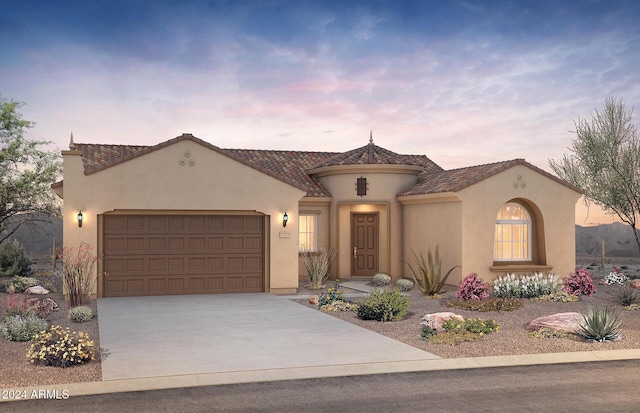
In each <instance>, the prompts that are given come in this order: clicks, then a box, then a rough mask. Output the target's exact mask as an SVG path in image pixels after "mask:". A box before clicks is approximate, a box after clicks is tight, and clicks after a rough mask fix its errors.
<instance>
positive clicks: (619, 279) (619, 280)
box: [602, 271, 629, 285]
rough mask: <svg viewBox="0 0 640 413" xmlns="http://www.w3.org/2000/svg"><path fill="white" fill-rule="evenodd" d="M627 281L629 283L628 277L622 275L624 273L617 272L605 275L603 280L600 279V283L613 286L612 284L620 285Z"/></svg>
mask: <svg viewBox="0 0 640 413" xmlns="http://www.w3.org/2000/svg"><path fill="white" fill-rule="evenodd" d="M627 281H629V277H627V276H626V275H624V273H622V272H618V271H614V272H610V273H609V274H607V275H605V276H604V278H603V279H602V283H603V284H606V285H613V284H618V285H622V284H624V283H626V282H627Z"/></svg>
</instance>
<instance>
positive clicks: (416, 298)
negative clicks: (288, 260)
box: [0, 258, 640, 389]
mask: <svg viewBox="0 0 640 413" xmlns="http://www.w3.org/2000/svg"><path fill="white" fill-rule="evenodd" d="M578 262H579V263H580V264H581V266H584V267H587V268H589V271H590V273H591V274H592V275H593V276H594V277H595V278H596V282H597V281H598V280H600V279H602V277H604V275H606V274H608V273H609V272H610V271H613V265H614V264H615V265H617V266H618V267H622V266H625V267H627V268H625V269H623V271H624V272H625V273H626V274H627V275H629V276H630V277H632V278H640V265H639V263H640V260H639V259H627V258H624V259H615V260H611V261H608V262H607V263H606V265H605V268H604V269H599V268H598V265H599V261H598V260H596V259H593V258H590V259H580V260H579V261H578ZM35 271H36V273H38V270H35ZM39 278H40V279H41V280H42V281H43V282H44V281H52V280H53V281H54V282H55V284H56V286H57V290H58V292H55V293H51V294H49V295H47V297H50V298H53V299H54V300H55V301H56V302H57V303H58V305H59V307H60V309H59V311H58V312H55V313H53V314H51V315H50V316H49V318H48V322H49V324H56V325H61V326H63V327H70V328H71V329H72V330H73V331H83V332H85V333H88V334H89V336H90V337H91V339H92V340H93V341H94V343H95V349H96V361H92V362H90V363H87V364H85V365H81V366H74V367H70V368H66V369H60V368H55V367H46V366H37V365H33V364H31V363H30V362H29V360H28V359H27V358H26V352H27V349H28V348H29V346H30V343H15V342H10V341H8V340H6V339H5V338H4V337H0V360H2V368H1V369H0V388H5V389H10V388H17V387H25V386H38V385H47V384H64V383H74V382H88V381H100V380H102V372H101V367H100V350H99V349H100V340H99V336H98V314H97V308H96V300H92V301H91V302H90V307H91V308H92V309H93V311H94V314H95V315H96V316H95V317H94V318H93V319H92V320H90V321H88V322H86V323H82V324H78V323H74V322H72V321H71V320H70V319H69V317H68V310H67V308H66V304H65V302H64V297H63V296H62V293H61V291H62V285H61V280H60V278H59V277H39ZM304 285H305V282H304V281H302V282H301V284H300V288H299V290H298V293H299V294H301V295H311V294H319V293H322V292H325V291H326V290H327V289H328V288H330V287H332V286H333V282H332V281H328V282H327V283H326V287H325V288H324V289H322V290H308V289H307V288H305V287H304ZM446 288H447V290H448V291H447V293H446V294H444V297H443V298H442V299H429V298H425V297H423V296H422V295H421V294H420V292H419V291H418V290H417V289H415V288H414V289H413V290H412V291H410V292H409V293H408V294H409V296H410V298H411V305H410V307H409V314H408V315H407V317H406V318H404V319H403V320H401V321H396V322H386V323H381V322H377V321H363V320H360V319H359V318H357V317H356V315H355V314H354V313H350V312H344V313H340V312H337V313H334V312H329V313H327V314H330V315H332V316H334V317H338V318H340V319H343V320H345V321H348V322H350V323H353V324H356V325H359V326H361V327H364V328H367V329H369V330H372V331H375V332H377V333H379V334H382V335H385V336H388V337H390V338H393V339H395V340H398V341H401V342H403V343H406V344H408V345H411V346H414V347H417V348H419V349H423V350H425V351H428V352H430V353H433V354H436V355H438V356H440V357H444V358H458V357H483V356H498V355H516V354H536V353H557V352H575V351H592V350H617V349H640V311H625V310H621V311H620V315H621V320H622V327H621V335H622V340H619V341H616V342H606V343H588V342H583V341H578V340H572V339H567V338H549V339H537V338H532V337H530V336H529V332H528V331H527V329H526V327H527V325H528V324H529V322H530V321H531V320H533V319H535V318H537V317H541V316H546V315H551V314H554V313H560V312H574V311H575V312H580V313H586V311H587V309H588V308H589V307H590V306H597V305H599V306H603V305H608V304H610V302H609V299H610V295H611V294H613V293H614V292H615V290H616V288H618V287H616V286H605V285H597V289H598V291H597V293H596V294H594V295H593V296H592V297H581V299H580V301H578V302H574V303H550V302H533V301H530V300H525V306H524V308H521V309H518V310H515V311H511V312H487V313H481V312H475V311H464V310H458V309H450V308H448V307H446V306H445V302H446V301H447V300H449V299H453V298H455V292H456V290H457V288H456V287H453V286H447V287H446ZM341 289H342V290H343V293H345V294H352V293H359V291H355V290H349V289H348V288H341ZM6 296H7V294H6V293H0V299H1V300H2V302H4V300H5V299H6ZM296 301H297V302H298V303H300V304H301V305H305V306H309V307H312V308H317V307H316V306H313V305H310V304H309V303H308V300H307V299H306V298H305V299H300V300H296ZM353 301H357V299H353ZM441 311H453V312H455V313H457V314H460V315H462V316H463V317H465V318H482V319H483V320H487V319H493V320H495V321H496V322H497V323H498V324H499V325H500V330H499V331H498V332H497V333H494V334H490V335H486V336H484V337H483V338H482V339H480V340H478V341H475V342H468V343H462V344H459V345H454V346H452V345H436V344H430V343H428V342H426V341H423V340H421V339H420V331H421V328H420V325H419V324H420V318H421V317H422V316H423V315H424V314H427V313H434V312H441ZM102 353H103V357H105V356H106V357H108V349H106V350H103V351H102Z"/></svg>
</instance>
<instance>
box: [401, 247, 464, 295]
mask: <svg viewBox="0 0 640 413" xmlns="http://www.w3.org/2000/svg"><path fill="white" fill-rule="evenodd" d="M411 254H413V260H414V262H415V265H416V268H415V269H414V268H413V266H412V265H411V264H409V263H407V268H408V269H409V273H410V274H411V277H413V280H414V281H415V283H416V285H417V286H418V288H419V289H420V291H422V294H424V295H426V296H433V295H435V294H438V293H439V292H440V291H441V290H442V287H443V286H444V283H445V282H446V281H447V278H448V277H449V275H450V274H451V273H452V272H453V270H455V269H456V268H458V267H460V266H459V265H456V266H455V267H452V268H451V269H450V270H449V271H447V273H446V274H445V276H444V277H442V276H441V264H442V263H441V262H440V251H439V249H438V246H437V245H436V251H435V254H431V250H428V251H427V260H426V261H425V260H424V257H423V256H422V254H420V255H418V254H416V252H415V251H414V250H411Z"/></svg>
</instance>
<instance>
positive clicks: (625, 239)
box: [576, 222, 640, 257]
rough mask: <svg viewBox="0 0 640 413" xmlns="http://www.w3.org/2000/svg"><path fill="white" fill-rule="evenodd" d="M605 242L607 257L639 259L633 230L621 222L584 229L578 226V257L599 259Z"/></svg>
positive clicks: (639, 254)
mask: <svg viewBox="0 0 640 413" xmlns="http://www.w3.org/2000/svg"><path fill="white" fill-rule="evenodd" d="M602 241H604V250H605V256H610V257H639V256H640V253H639V252H638V247H637V246H636V240H635V238H634V236H633V230H632V229H631V227H630V226H629V225H626V224H622V223H620V222H614V223H612V224H603V225H596V226H593V227H582V226H580V225H576V255H577V256H579V257H584V256H595V257H599V256H600V254H601V251H602Z"/></svg>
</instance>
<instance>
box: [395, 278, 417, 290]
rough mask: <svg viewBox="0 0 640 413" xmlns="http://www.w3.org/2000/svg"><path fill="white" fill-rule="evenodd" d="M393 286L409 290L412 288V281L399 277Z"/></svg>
mask: <svg viewBox="0 0 640 413" xmlns="http://www.w3.org/2000/svg"><path fill="white" fill-rule="evenodd" d="M395 288H398V289H399V290H400V291H410V290H411V289H412V288H413V281H411V280H407V279H406V278H401V279H399V280H398V281H396V285H395Z"/></svg>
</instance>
